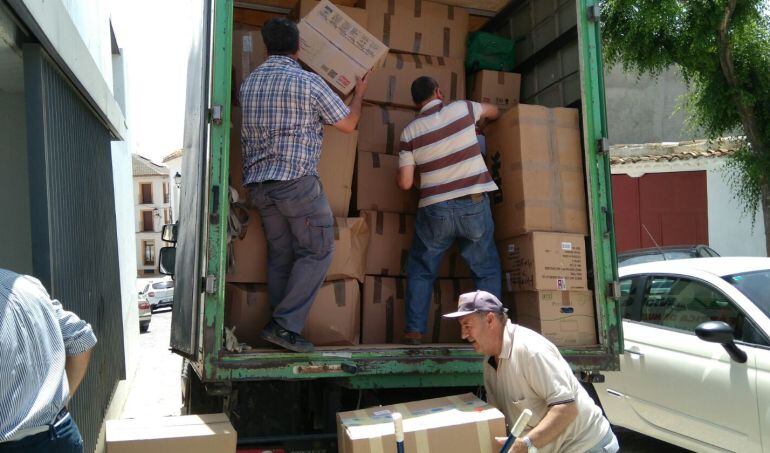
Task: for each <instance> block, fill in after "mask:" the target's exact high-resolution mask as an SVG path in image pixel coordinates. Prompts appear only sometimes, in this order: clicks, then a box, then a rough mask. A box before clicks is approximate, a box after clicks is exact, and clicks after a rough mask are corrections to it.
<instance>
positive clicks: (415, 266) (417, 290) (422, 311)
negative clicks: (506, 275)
mask: <svg viewBox="0 0 770 453" xmlns="http://www.w3.org/2000/svg"><path fill="white" fill-rule="evenodd" d="M474 198H476V199H475V200H474V199H471V198H459V199H454V200H449V201H442V202H439V203H435V204H432V205H429V206H426V207H423V208H419V209H418V210H417V218H416V219H415V222H414V230H415V234H414V239H413V240H412V248H411V249H410V250H409V258H408V260H407V263H406V278H407V284H406V331H407V332H420V333H425V331H426V330H427V328H428V312H429V310H430V297H431V293H432V292H433V282H434V280H436V273H437V272H438V267H439V264H440V263H441V257H442V256H444V252H446V250H447V249H448V248H449V247H450V246H451V245H452V244H453V243H454V241H455V240H457V241H458V242H459V245H460V255H462V257H463V259H464V260H465V262H466V263H468V267H470V268H471V273H472V274H473V279H474V281H475V283H476V289H480V290H484V291H488V292H490V293H492V294H494V295H495V296H497V297H498V298H500V296H501V294H500V293H501V291H502V271H501V270H500V258H499V256H498V254H497V248H496V247H495V239H494V229H495V227H494V223H493V222H492V211H491V209H490V208H489V199H488V197H487V196H486V195H483V196H476V197H474Z"/></svg>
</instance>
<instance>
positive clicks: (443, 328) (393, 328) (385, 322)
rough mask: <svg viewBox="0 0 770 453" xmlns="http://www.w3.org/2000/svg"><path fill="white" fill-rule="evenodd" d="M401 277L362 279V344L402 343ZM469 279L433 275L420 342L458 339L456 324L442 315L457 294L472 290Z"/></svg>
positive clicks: (403, 289) (450, 309) (403, 306)
mask: <svg viewBox="0 0 770 453" xmlns="http://www.w3.org/2000/svg"><path fill="white" fill-rule="evenodd" d="M406 285H407V280H406V279H405V278H398V277H396V278H394V277H380V276H375V275H367V276H366V280H364V295H363V301H362V304H363V315H362V316H363V319H362V325H363V329H362V337H361V343H363V344H382V343H403V341H404V332H405V330H406ZM474 290H475V286H474V284H473V280H470V279H443V278H442V279H436V281H435V282H434V284H433V292H432V294H431V299H430V309H429V315H428V330H427V331H426V332H425V334H424V335H423V343H461V342H462V341H463V340H462V339H461V338H460V324H459V323H458V322H457V320H456V319H444V318H443V316H442V315H443V314H444V313H450V312H453V311H456V310H457V299H458V298H459V297H460V294H462V293H465V292H470V291H474Z"/></svg>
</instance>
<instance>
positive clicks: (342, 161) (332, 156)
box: [230, 107, 358, 217]
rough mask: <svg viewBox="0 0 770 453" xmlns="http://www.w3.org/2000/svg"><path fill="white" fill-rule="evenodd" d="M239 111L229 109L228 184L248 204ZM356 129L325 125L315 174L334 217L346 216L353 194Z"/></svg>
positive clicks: (241, 114) (240, 112)
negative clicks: (347, 129)
mask: <svg viewBox="0 0 770 453" xmlns="http://www.w3.org/2000/svg"><path fill="white" fill-rule="evenodd" d="M242 116H243V113H242V110H241V109H240V108H237V107H234V108H233V109H232V128H231V130H230V185H231V186H232V187H234V188H235V189H236V190H237V191H238V195H239V198H240V200H241V201H242V202H246V203H250V199H249V193H248V190H246V188H245V187H243V151H242V150H243V148H242V147H241V124H242ZM357 143H358V131H353V132H351V133H349V134H345V133H343V132H340V131H338V130H337V129H336V128H334V127H333V126H324V137H323V143H322V145H321V158H320V159H319V161H318V177H319V178H320V179H321V185H323V188H324V192H325V193H326V198H327V199H328V200H329V206H330V207H331V208H332V214H334V216H335V217H347V215H348V212H349V211H350V197H351V194H352V193H353V171H354V168H355V163H356V145H357Z"/></svg>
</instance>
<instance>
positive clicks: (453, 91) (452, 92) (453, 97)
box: [449, 71, 459, 100]
mask: <svg viewBox="0 0 770 453" xmlns="http://www.w3.org/2000/svg"><path fill="white" fill-rule="evenodd" d="M449 99H451V100H457V99H459V98H458V97H457V73H456V72H454V71H452V86H451V88H450V90H449Z"/></svg>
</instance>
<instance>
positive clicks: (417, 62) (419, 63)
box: [412, 55, 433, 69]
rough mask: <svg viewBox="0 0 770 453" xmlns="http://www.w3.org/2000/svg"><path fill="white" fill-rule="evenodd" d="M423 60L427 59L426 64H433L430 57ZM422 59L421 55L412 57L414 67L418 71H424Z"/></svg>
mask: <svg viewBox="0 0 770 453" xmlns="http://www.w3.org/2000/svg"><path fill="white" fill-rule="evenodd" d="M422 58H425V62H427V63H428V64H433V63H431V61H430V57H428V56H426V57H422ZM422 58H421V57H420V56H419V55H412V59H413V60H414V67H415V68H416V69H422Z"/></svg>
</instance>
